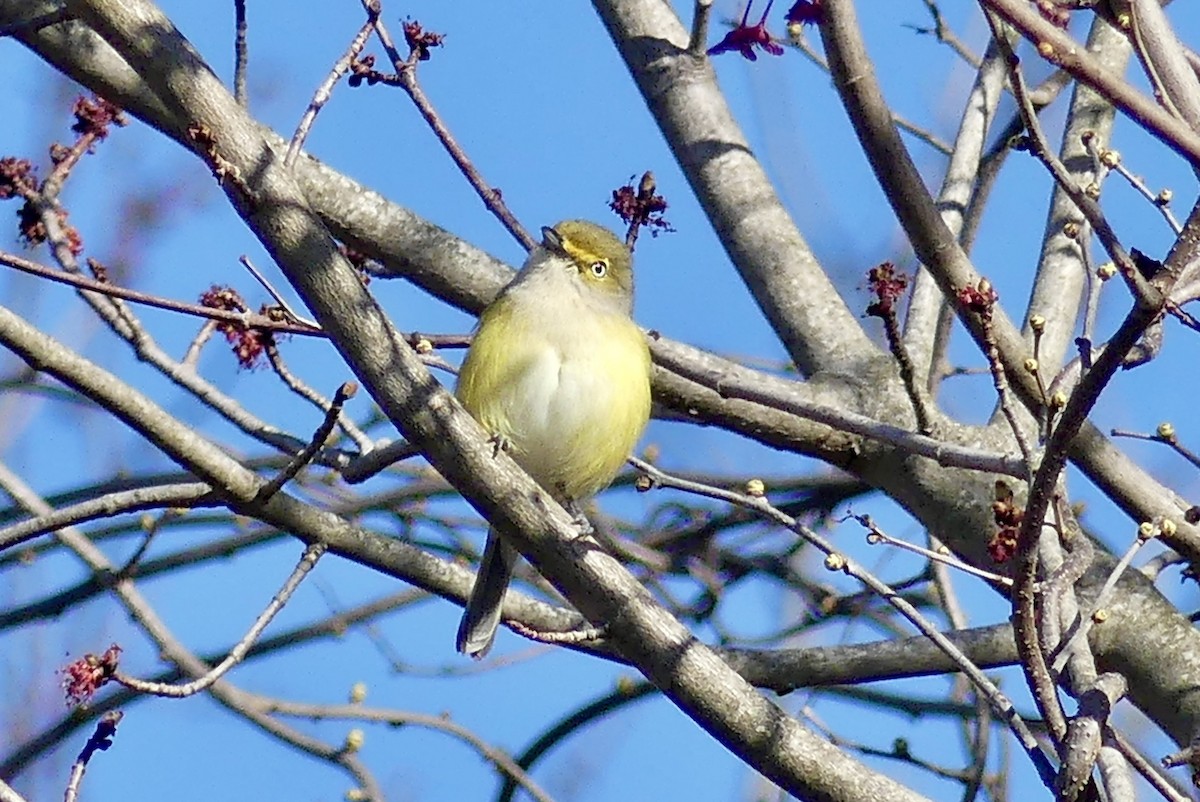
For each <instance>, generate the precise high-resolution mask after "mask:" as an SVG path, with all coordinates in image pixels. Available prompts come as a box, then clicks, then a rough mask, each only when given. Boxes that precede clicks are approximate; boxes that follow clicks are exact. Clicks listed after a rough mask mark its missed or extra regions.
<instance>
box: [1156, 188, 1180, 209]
mask: <svg viewBox="0 0 1200 802" xmlns="http://www.w3.org/2000/svg"><path fill="white" fill-rule="evenodd" d="M1174 197H1175V193H1174V192H1172V191H1171V190H1169V189H1161V190H1159V192H1158V195H1156V196H1155V198H1154V202H1155V203H1157V204H1158V205H1159V206H1166V205H1167V204H1168V203H1170V202H1171V200H1172V199H1173V198H1174Z"/></svg>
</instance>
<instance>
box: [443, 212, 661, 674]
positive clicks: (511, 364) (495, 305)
mask: <svg viewBox="0 0 1200 802" xmlns="http://www.w3.org/2000/svg"><path fill="white" fill-rule="evenodd" d="M541 233H542V241H541V243H540V244H539V245H536V246H535V247H534V248H533V250H532V251H530V253H529V256H528V258H527V259H526V261H525V264H524V265H523V266H522V268H521V270H520V272H518V274H517V275H516V277H515V278H514V279H513V280H512V281H511V282H510V283H509V284H508V285H507V286H506V287H505V288H504V289H503V290H501V291H500V294H499V295H497V296H496V299H495V300H494V301H492V303H491V304H489V305H488V307H487V308H486V309H485V310H484V311H483V314H482V315H480V318H479V323H478V325H477V326H476V329H475V332H474V336H473V338H472V341H471V346H470V348H469V349H468V350H467V354H466V356H465V357H464V358H463V363H462V366H461V368H460V370H459V374H458V381H457V384H456V386H455V396H456V397H457V398H458V400H459V402H460V403H461V404H462V405H463V407H465V408H466V410H467V411H468V412H470V413H471V415H472V416H473V417H474V418H475V419H476V420H477V421H478V422H479V423H480V424H481V425H482V426H483V428H484V429H485V430H487V432H488V433H489V434H490V435H491V436H492V439H493V441H494V442H495V443H496V444H497V447H499V448H503V449H504V450H505V451H506V452H507V453H508V454H509V455H510V456H511V457H512V458H513V459H514V460H515V461H516V463H517V464H518V465H520V466H521V468H522V469H523V470H524V471H525V472H526V473H528V474H529V475H530V476H531V477H532V478H533V479H534V480H535V481H537V483H538V484H539V485H541V486H542V488H543V489H545V490H546V491H547V492H548V493H550V495H552V496H553V497H554V498H555V499H556V500H557V501H558V502H560V503H561V504H563V505H564V506H566V507H567V508H568V509H569V510H571V511H572V512H574V513H576V514H578V510H579V507H578V505H579V504H580V503H582V502H584V501H586V500H587V499H589V498H591V497H592V496H594V495H595V494H596V493H598V492H599V491H601V490H603V489H604V488H605V487H607V486H608V485H609V483H611V482H612V480H613V477H615V476H616V474H617V472H618V471H619V470H620V469H621V466H622V465H623V464H624V462H625V460H626V458H627V457H628V455H629V453H630V451H631V450H632V449H633V447H634V445H635V444H636V443H637V441H638V439H639V438H640V437H641V435H642V432H643V430H644V429H645V427H646V423H647V421H648V420H649V417H650V350H649V348H648V347H647V345H646V339H645V337H644V336H643V334H642V331H641V329H640V328H638V326H637V324H636V323H634V321H633V258H632V254H631V253H630V250H629V248H628V247H627V246H626V244H625V243H624V242H623V241H622V240H621V239H620V238H618V237H617V236H616V235H615V234H614V233H613V232H611V231H609V230H608V229H607V228H605V227H603V226H600V225H597V224H595V223H592V222H589V221H587V220H564V221H562V222H559V223H557V224H555V225H554V226H549V227H544V228H542V232H541ZM518 556H519V554H518V552H517V551H516V549H514V548H513V547H512V546H511V545H509V544H508V543H507V542H505V535H504V533H503V532H500V531H497V530H496V528H495V527H492V528H489V530H488V535H487V543H486V545H485V547H484V551H483V556H482V558H481V560H480V565H479V572H478V574H477V575H476V578H475V583H474V585H473V587H472V589H471V594H470V597H469V599H468V601H467V605H466V607H465V609H464V611H463V616H462V621H461V623H460V624H459V628H458V634H457V639H456V646H457V649H458V651H459V652H461V653H463V654H466V655H469V656H471V657H473V658H482V657H483V656H485V655H486V654H487V652H488V650H489V649H490V648H491V646H492V643H493V641H494V639H495V637H496V631H497V629H498V627H499V625H500V620H501V609H502V606H503V602H504V594H505V591H506V589H507V587H508V585H509V582H510V580H511V579H512V573H513V568H514V566H515V564H516V560H517V557H518Z"/></svg>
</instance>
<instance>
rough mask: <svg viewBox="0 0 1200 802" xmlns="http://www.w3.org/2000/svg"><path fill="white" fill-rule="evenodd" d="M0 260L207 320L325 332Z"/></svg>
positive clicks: (9, 257) (16, 259)
mask: <svg viewBox="0 0 1200 802" xmlns="http://www.w3.org/2000/svg"><path fill="white" fill-rule="evenodd" d="M0 264H3V265H7V266H8V267H12V268H15V269H17V270H20V271H21V272H23V273H29V274H31V275H34V276H38V277H40V278H46V279H50V280H51V281H56V282H58V283H60V284H69V285H71V286H72V287H77V288H79V289H81V290H90V291H91V292H96V293H100V294H101V295H105V296H107V297H109V298H120V299H122V300H126V301H132V302H133V303H137V304H145V305H146V306H153V307H156V308H158V309H166V310H168V311H171V312H180V313H182V314H185V315H192V316H194V317H200V318H204V319H206V320H220V321H222V322H227V323H233V324H236V325H238V326H242V327H245V328H252V329H264V330H267V331H274V332H279V333H281V334H298V335H300V336H301V337H324V336H325V332H323V331H321V329H320V328H319V327H315V326H313V325H306V324H297V323H285V322H283V321H279V320H274V319H272V318H270V317H268V316H266V315H258V314H254V313H252V312H234V311H232V310H228V309H214V308H213V307H210V306H202V305H200V304H191V303H187V302H185V301H176V300H174V299H171V298H163V297H162V296H159V295H150V294H148V293H144V292H138V291H137V290H131V289H128V288H125V287H118V286H116V285H114V284H110V283H108V282H107V281H99V280H97V279H94V278H89V277H87V276H85V275H83V274H82V273H67V272H64V271H62V270H54V269H53V268H49V267H46V266H45V265H40V264H38V263H37V262H31V261H29V260H28V259H23V258H21V257H20V256H17V255H16V254H11V253H6V252H3V251H0Z"/></svg>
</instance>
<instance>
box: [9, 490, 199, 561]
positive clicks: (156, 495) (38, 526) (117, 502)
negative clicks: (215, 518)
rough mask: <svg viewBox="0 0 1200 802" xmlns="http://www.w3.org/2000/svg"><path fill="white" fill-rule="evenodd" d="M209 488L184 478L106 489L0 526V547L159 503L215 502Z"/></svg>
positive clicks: (163, 504)
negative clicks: (100, 492) (121, 489)
mask: <svg viewBox="0 0 1200 802" xmlns="http://www.w3.org/2000/svg"><path fill="white" fill-rule="evenodd" d="M210 491H211V488H210V487H209V486H208V485H206V484H204V483H203V482H185V483H180V484H170V485H160V486H158V487H139V488H136V489H133V490H124V491H120V492H117V493H106V494H105V495H103V496H100V497H99V498H94V499H89V500H87V501H83V502H80V503H79V504H73V505H71V506H70V507H63V508H62V509H57V510H54V511H53V512H50V513H48V514H46V515H38V516H35V517H33V518H30V519H29V520H27V521H21V522H20V523H16V524H13V525H12V526H7V527H5V528H4V529H0V551H3V550H5V549H9V548H12V547H13V546H19V545H20V544H22V543H25V542H27V541H29V540H32V539H33V538H35V537H39V536H41V535H45V534H49V533H51V532H54V531H56V530H58V529H61V528H62V527H64V526H74V525H75V524H80V523H84V522H87V521H93V520H96V519H97V518H110V517H112V516H114V515H122V514H125V513H130V512H138V511H141V510H149V509H159V508H162V507H185V506H186V507H197V506H210V505H216V504H217V503H218V502H217V500H216V498H215V497H214V496H210V495H209V494H210Z"/></svg>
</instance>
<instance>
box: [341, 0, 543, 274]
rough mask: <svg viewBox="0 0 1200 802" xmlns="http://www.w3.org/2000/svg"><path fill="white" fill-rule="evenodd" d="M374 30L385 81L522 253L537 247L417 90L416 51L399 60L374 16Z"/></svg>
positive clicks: (368, 0)
mask: <svg viewBox="0 0 1200 802" xmlns="http://www.w3.org/2000/svg"><path fill="white" fill-rule="evenodd" d="M372 5H373V4H372V2H371V0H363V7H364V8H365V9H367V14H368V15H370V14H371V7H372ZM374 28H375V34H376V36H378V38H379V42H380V44H382V45H383V49H384V51H385V52H386V53H387V55H388V58H389V59H390V60H391V62H392V69H394V70H395V71H396V75H395V80H394V81H385V82H387V83H394V85H396V86H399V87H400V88H401V89H403V90H404V91H405V92H406V93H407V94H408V96H409V99H411V100H412V102H413V105H414V106H416V107H417V111H418V112H419V113H420V115H421V117H422V118H424V120H425V123H426V124H427V125H428V126H429V128H430V130H432V131H433V133H434V136H436V137H437V139H438V141H439V142H441V143H442V147H443V148H445V150H446V153H448V154H449V155H450V158H451V159H452V160H453V161H454V164H455V165H456V166H457V167H458V169H459V171H460V172H461V173H462V174H463V176H464V177H465V178H466V179H467V182H468V183H470V185H471V187H472V188H473V189H474V190H475V192H476V194H478V195H479V197H480V199H482V200H483V203H484V205H485V206H487V208H488V209H489V210H490V211H491V213H492V214H494V215H495V216H496V218H497V219H498V220H499V221H500V223H501V224H502V225H503V226H504V227H505V228H506V229H507V230H508V233H510V234H512V235H513V237H514V238H515V239H516V240H517V242H519V243H520V244H521V246H522V247H523V248H524V249H525V250H527V251H532V250H533V249H534V248H535V247H536V246H537V241H536V240H535V239H534V238H533V237H532V236H530V234H529V232H528V231H526V230H525V227H524V226H523V225H521V221H520V220H518V219H517V218H516V216H515V215H514V214H513V213H512V212H511V211H510V210H509V208H508V206H507V205H506V204H505V203H504V199H503V198H502V197H501V196H500V192H499V190H497V189H496V188H495V187H493V186H491V185H490V184H488V183H487V181H485V180H484V178H483V175H482V174H481V173H480V172H479V169H478V168H477V167H476V166H475V164H474V162H472V161H471V159H470V157H468V156H467V153H466V151H465V150H463V148H462V146H461V145H460V144H459V143H458V140H457V139H455V138H454V135H453V134H452V133H450V129H449V128H448V127H446V124H445V122H444V121H443V120H442V117H441V115H440V114H438V111H437V109H436V108H434V106H433V103H431V102H430V101H429V98H428V97H427V96H426V95H425V92H424V90H423V89H421V85H420V83H419V82H418V81H417V56H418V51H417V50H416V49H413V51H412V52H411V53H410V54H409V57H408V58H404V57H402V56H401V55H400V51H399V50H398V49H397V48H396V44H395V41H394V40H393V39H392V36H391V34H390V33H388V30H387V26H385V25H384V24H383V21H382V20H381V19H379V18H378V17H376V19H375V25H374Z"/></svg>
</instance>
